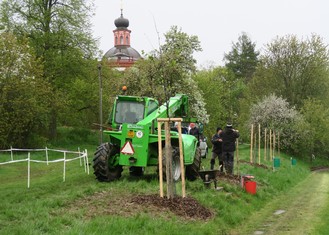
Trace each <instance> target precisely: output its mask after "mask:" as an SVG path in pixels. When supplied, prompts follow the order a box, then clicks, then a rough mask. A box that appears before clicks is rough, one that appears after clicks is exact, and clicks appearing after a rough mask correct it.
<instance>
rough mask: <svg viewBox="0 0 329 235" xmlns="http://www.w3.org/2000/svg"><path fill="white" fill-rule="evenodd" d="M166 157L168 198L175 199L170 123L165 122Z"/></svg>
mask: <svg viewBox="0 0 329 235" xmlns="http://www.w3.org/2000/svg"><path fill="white" fill-rule="evenodd" d="M165 133H166V135H165V142H166V145H165V156H166V181H167V198H168V199H171V198H174V179H173V172H172V148H171V141H170V129H169V122H165Z"/></svg>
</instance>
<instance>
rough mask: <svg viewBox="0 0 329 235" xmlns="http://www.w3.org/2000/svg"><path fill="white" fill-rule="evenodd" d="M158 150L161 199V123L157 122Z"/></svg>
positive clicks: (161, 193) (161, 194)
mask: <svg viewBox="0 0 329 235" xmlns="http://www.w3.org/2000/svg"><path fill="white" fill-rule="evenodd" d="M158 148H159V155H158V162H159V181H160V197H163V171H162V138H161V122H158Z"/></svg>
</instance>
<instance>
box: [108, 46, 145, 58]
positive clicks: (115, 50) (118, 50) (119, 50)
mask: <svg viewBox="0 0 329 235" xmlns="http://www.w3.org/2000/svg"><path fill="white" fill-rule="evenodd" d="M104 57H105V58H107V59H108V60H110V59H113V58H120V59H130V60H138V59H141V58H142V57H141V55H140V54H139V53H138V51H137V50H135V49H134V48H132V47H130V46H117V47H112V48H111V49H110V50H108V51H107V52H106V53H105V55H104Z"/></svg>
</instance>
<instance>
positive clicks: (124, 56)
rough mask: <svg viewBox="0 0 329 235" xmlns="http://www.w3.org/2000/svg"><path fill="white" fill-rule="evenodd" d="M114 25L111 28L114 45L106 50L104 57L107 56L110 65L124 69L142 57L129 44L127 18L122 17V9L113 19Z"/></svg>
mask: <svg viewBox="0 0 329 235" xmlns="http://www.w3.org/2000/svg"><path fill="white" fill-rule="evenodd" d="M114 25H115V26H116V29H115V30H113V34H114V47H112V48H111V49H110V50H108V51H107V52H106V53H105V55H104V57H105V58H107V60H108V61H109V64H110V66H112V67H115V68H117V69H119V70H125V69H126V68H129V67H131V66H132V65H133V64H134V63H135V61H136V60H139V59H141V58H142V57H141V55H140V54H139V53H138V51H137V50H135V49H134V48H132V47H131V46H130V33H131V31H130V30H129V29H128V27H129V20H128V19H126V18H124V17H123V9H121V16H120V17H119V18H117V19H116V20H115V21H114Z"/></svg>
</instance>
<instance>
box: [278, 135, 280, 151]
mask: <svg viewBox="0 0 329 235" xmlns="http://www.w3.org/2000/svg"><path fill="white" fill-rule="evenodd" d="M278 155H279V157H280V132H279V131H278Z"/></svg>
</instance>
